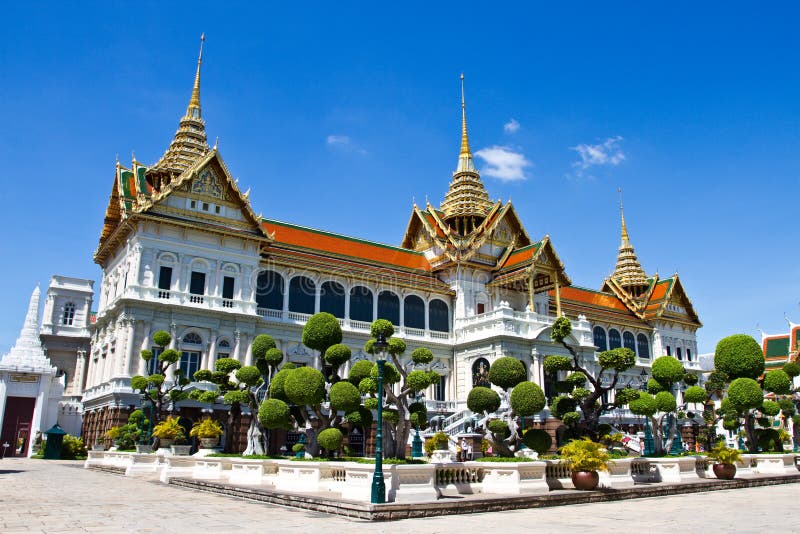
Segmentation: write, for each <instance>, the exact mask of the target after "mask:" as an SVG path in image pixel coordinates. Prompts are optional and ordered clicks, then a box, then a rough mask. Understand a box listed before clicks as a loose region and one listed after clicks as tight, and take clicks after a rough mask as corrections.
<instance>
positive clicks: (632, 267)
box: [611, 187, 648, 297]
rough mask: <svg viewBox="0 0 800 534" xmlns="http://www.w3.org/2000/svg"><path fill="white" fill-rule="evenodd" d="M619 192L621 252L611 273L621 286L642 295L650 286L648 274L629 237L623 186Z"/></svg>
mask: <svg viewBox="0 0 800 534" xmlns="http://www.w3.org/2000/svg"><path fill="white" fill-rule="evenodd" d="M617 191H618V192H619V214H620V219H621V223H622V240H621V243H620V245H619V253H618V254H617V265H616V267H615V268H614V273H613V274H612V275H611V277H612V278H614V279H615V280H616V281H617V282H618V283H619V285H620V286H622V287H623V288H624V289H626V290H627V291H630V292H631V293H632V294H633V296H636V297H638V296H640V295H641V294H642V293H643V292H644V291H645V290H646V289H647V286H648V282H647V275H646V274H645V272H644V269H642V266H641V264H640V263H639V259H638V258H637V257H636V252H634V250H633V245H631V241H630V238H629V237H628V227H627V225H626V224H625V211H624V210H623V207H622V188H621V187H620V188H618V190H617Z"/></svg>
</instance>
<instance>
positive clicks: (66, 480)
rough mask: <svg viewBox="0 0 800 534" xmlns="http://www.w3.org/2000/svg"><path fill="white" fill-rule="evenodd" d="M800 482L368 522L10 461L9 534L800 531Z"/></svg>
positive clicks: (52, 464)
mask: <svg viewBox="0 0 800 534" xmlns="http://www.w3.org/2000/svg"><path fill="white" fill-rule="evenodd" d="M798 498H800V485H798V484H786V485H780V486H768V487H762V488H749V489H741V490H731V491H716V492H711V493H700V494H690V495H676V496H672V497H662V498H658V499H641V500H633V501H619V502H610V503H598V504H587V505H574V506H568V507H556V508H541V509H531V510H515V511H509V512H497V513H487V514H472V515H460V516H449V517H436V518H427V519H410V520H405V521H397V522H392V523H367V522H362V521H353V520H349V519H346V518H344V517H337V516H329V515H325V514H320V513H315V512H306V511H303V510H296V509H289V508H282V507H278V506H270V505H264V504H259V503H253V502H247V501H240V500H235V499H231V498H228V497H224V496H221V495H212V494H207V493H200V492H194V491H189V490H185V489H181V488H176V487H170V486H166V485H164V484H161V483H159V482H153V481H147V480H142V479H132V478H125V477H121V476H116V475H113V474H108V473H100V472H97V471H88V470H84V469H83V468H82V462H59V461H45V460H27V459H8V458H7V459H4V460H2V461H0V533H3V534H5V533H14V532H47V533H50V532H137V533H138V532H186V531H192V532H209V533H227V532H236V533H237V534H243V533H246V532H255V531H256V530H259V531H265V532H270V533H272V532H289V531H291V532H295V533H301V532H313V533H315V534H316V533H326V532H335V533H337V534H342V533H343V532H347V531H348V530H350V529H357V530H358V532H359V533H360V532H391V533H392V534H399V533H402V532H414V533H418V534H419V533H424V534H428V533H447V534H453V533H455V534H464V533H467V532H480V531H484V532H485V531H487V530H491V531H499V532H501V533H502V534H509V533H514V532H531V531H532V530H535V531H536V532H537V534H538V533H549V532H552V533H564V532H580V533H600V532H603V533H607V532H644V533H646V534H655V533H660V532H665V533H666V532H669V533H670V534H672V533H674V532H681V533H682V534H684V533H692V532H698V533H700V532H702V533H708V532H737V533H738V532H741V533H747V532H753V533H755V532H763V531H765V530H771V531H777V532H798V531H800V523H798V522H797V515H796V512H794V511H793V510H794V508H795V507H796V502H797V500H798Z"/></svg>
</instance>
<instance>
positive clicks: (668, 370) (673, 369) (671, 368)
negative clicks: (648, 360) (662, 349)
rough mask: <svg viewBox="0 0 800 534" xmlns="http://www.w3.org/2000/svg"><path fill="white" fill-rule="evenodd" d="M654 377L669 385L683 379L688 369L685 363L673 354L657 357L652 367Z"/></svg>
mask: <svg viewBox="0 0 800 534" xmlns="http://www.w3.org/2000/svg"><path fill="white" fill-rule="evenodd" d="M652 373H653V378H655V379H656V380H658V382H660V383H661V384H663V385H665V386H669V385H670V384H675V383H677V382H680V381H681V380H683V377H684V375H685V374H686V371H685V370H684V368H683V364H682V363H681V362H679V361H678V360H677V358H675V357H673V356H661V357H660V358H656V359H655V361H654V362H653V367H652Z"/></svg>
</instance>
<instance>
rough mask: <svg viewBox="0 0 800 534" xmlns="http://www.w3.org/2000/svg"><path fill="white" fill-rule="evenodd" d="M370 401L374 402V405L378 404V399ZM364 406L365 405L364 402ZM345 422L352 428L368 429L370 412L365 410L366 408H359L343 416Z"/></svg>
mask: <svg viewBox="0 0 800 534" xmlns="http://www.w3.org/2000/svg"><path fill="white" fill-rule="evenodd" d="M367 400H369V399H367ZM372 400H374V401H375V404H377V403H378V399H372ZM364 404H366V402H365V403H364ZM345 420H346V421H347V422H348V423H350V424H351V425H353V426H357V427H359V428H362V429H363V428H369V426H370V425H371V424H372V412H371V411H370V410H369V409H367V407H366V406H359V407H358V408H357V409H356V410H354V411H352V412H350V413H348V414H347V415H345Z"/></svg>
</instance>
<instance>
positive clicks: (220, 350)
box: [217, 339, 231, 360]
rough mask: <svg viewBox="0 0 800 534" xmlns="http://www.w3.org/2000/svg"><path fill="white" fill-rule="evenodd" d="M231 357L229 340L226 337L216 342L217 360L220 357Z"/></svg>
mask: <svg viewBox="0 0 800 534" xmlns="http://www.w3.org/2000/svg"><path fill="white" fill-rule="evenodd" d="M230 357H231V342H230V341H228V340H227V339H222V340H220V342H219V343H217V360H219V359H220V358H230Z"/></svg>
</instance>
